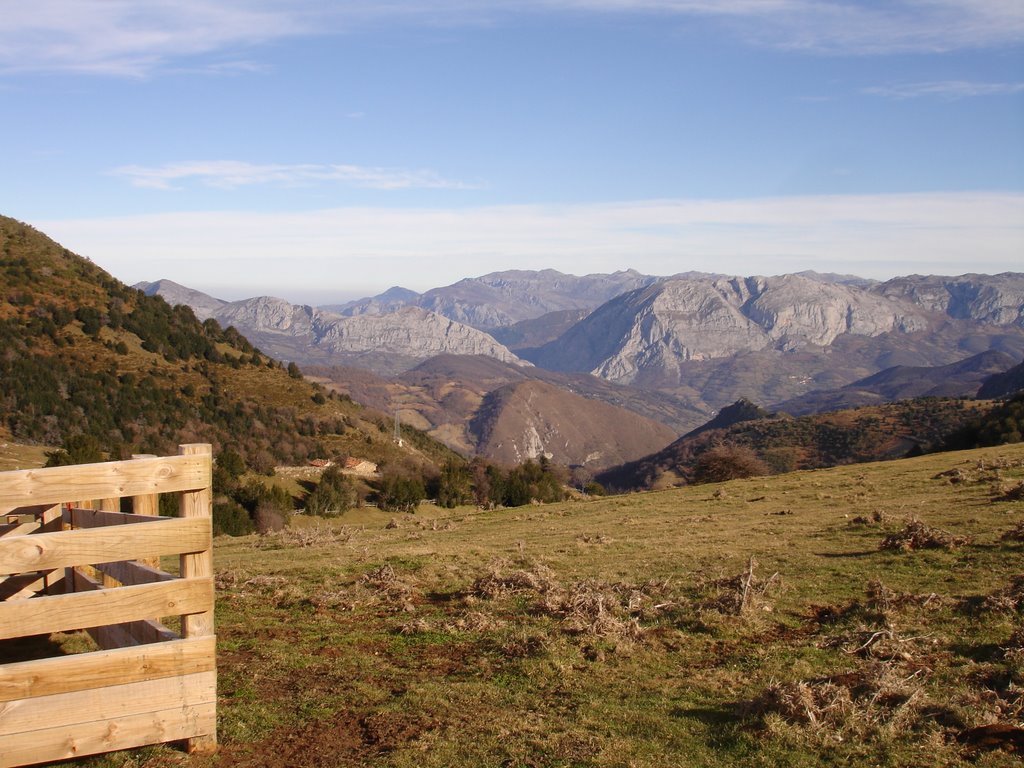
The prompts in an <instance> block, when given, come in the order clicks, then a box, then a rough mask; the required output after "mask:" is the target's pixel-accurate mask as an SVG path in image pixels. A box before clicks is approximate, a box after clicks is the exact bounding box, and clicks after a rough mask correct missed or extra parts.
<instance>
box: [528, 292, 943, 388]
mask: <svg viewBox="0 0 1024 768" xmlns="http://www.w3.org/2000/svg"><path fill="white" fill-rule="evenodd" d="M927 326H928V321H927V318H926V317H925V314H924V313H923V312H920V311H919V310H917V309H915V308H914V307H912V306H909V305H906V304H902V303H897V302H893V301H891V300H889V299H887V298H886V297H884V296H879V295H876V294H873V293H870V292H867V291H864V290H862V289H859V288H856V287H852V286H846V285H839V284H835V283H825V282H820V281H818V280H811V279H808V278H805V277H800V276H798V275H785V276H782V277H767V278H766V277H748V278H738V277H737V278H731V279H691V280H666V281H664V282H660V283H657V284H655V285H652V286H650V287H648V288H644V289H641V290H638V291H633V292H631V293H628V294H626V295H624V296H621V297H619V298H618V299H614V300H612V301H610V302H608V303H607V304H605V305H604V306H602V307H600V308H598V309H597V310H595V311H594V312H593V313H592V314H591V315H590V316H589V317H587V318H586V319H584V320H583V321H582V322H580V323H578V324H577V325H576V326H574V327H573V328H572V329H570V330H569V331H568V332H567V333H566V334H564V335H563V336H562V337H561V338H559V339H558V340H556V341H555V342H553V343H552V344H549V345H547V346H545V347H544V348H542V349H541V350H540V352H539V353H538V354H537V357H535V358H534V361H535V362H537V363H538V364H540V365H544V366H546V367H555V368H558V369H561V370H589V371H592V372H593V373H595V374H596V375H598V376H601V377H602V378H605V379H609V380H611V381H623V382H630V381H633V380H634V379H635V378H636V377H637V376H638V374H639V373H640V372H641V371H645V370H646V371H651V370H656V371H657V372H658V373H659V375H660V376H661V377H663V378H673V377H676V378H677V377H678V375H679V371H680V365H681V364H682V363H685V362H687V361H692V360H709V359H714V358H723V357H728V356H730V355H735V354H737V353H741V352H750V351H758V350H764V349H776V350H779V351H792V350H796V349H799V348H802V347H805V346H808V345H815V346H819V347H823V346H827V345H829V344H831V343H832V342H833V341H834V340H835V339H836V338H837V337H838V336H840V335H843V334H856V335H864V336H877V335H879V334H882V333H887V332H889V331H894V330H897V331H903V332H910V331H916V330H923V329H925V328H926V327H927Z"/></svg>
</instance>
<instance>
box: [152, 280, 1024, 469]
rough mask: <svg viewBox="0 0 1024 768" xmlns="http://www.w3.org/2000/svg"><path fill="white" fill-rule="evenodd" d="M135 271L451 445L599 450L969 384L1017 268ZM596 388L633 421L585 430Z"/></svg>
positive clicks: (1013, 335)
mask: <svg viewBox="0 0 1024 768" xmlns="http://www.w3.org/2000/svg"><path fill="white" fill-rule="evenodd" d="M138 287H140V288H143V289H144V290H145V291H146V292H147V293H156V294H159V295H161V296H164V297H165V298H167V299H168V301H183V302H185V303H187V304H188V305H189V306H192V307H193V308H194V310H195V311H196V312H197V314H201V315H202V314H204V313H205V314H206V315H208V316H212V317H214V318H216V319H217V320H218V321H219V322H221V323H223V324H227V325H233V326H234V327H236V328H237V329H238V330H239V331H241V332H242V333H243V334H245V336H246V337H247V338H249V339H250V340H252V341H253V343H255V344H257V345H258V346H259V347H260V348H261V349H264V350H266V351H268V352H270V353H272V354H274V355H275V356H278V357H280V358H282V359H285V360H293V361H297V362H299V363H300V364H302V365H303V366H304V368H306V369H307V371H309V372H312V373H315V374H316V376H318V377H320V379H321V380H322V381H324V382H328V383H329V385H330V386H334V387H336V388H338V389H339V390H340V391H342V392H344V393H345V394H349V395H351V396H352V397H354V398H356V399H357V400H359V401H360V402H367V403H369V404H372V405H373V406H374V407H378V408H381V409H382V410H386V411H389V412H394V411H402V415H403V418H405V419H407V420H408V421H409V423H411V424H414V425H415V426H417V427H419V428H422V429H425V430H427V431H428V432H429V433H430V434H432V435H434V436H435V437H437V438H438V439H440V440H442V441H444V442H446V443H447V444H448V445H449V446H451V447H453V448H455V449H457V450H460V451H463V452H466V453H481V454H483V455H488V456H491V457H493V458H500V459H501V460H504V461H514V460H518V459H519V458H522V457H525V456H531V455H533V456H538V455H549V456H551V457H557V460H559V461H564V462H565V463H569V464H580V465H590V466H593V467H595V468H601V467H606V466H609V465H610V463H612V462H614V461H620V460H630V459H631V458H636V457H637V456H639V455H644V451H647V452H650V450H653V448H652V447H651V441H656V440H660V439H662V438H663V436H664V429H665V428H668V429H671V430H675V434H677V435H678V434H683V433H685V432H687V431H689V430H691V429H693V428H694V427H696V426H699V425H700V424H702V423H704V422H705V421H707V419H708V418H710V417H712V416H713V415H714V414H715V413H716V412H717V410H718V409H720V408H722V407H724V406H726V405H728V404H729V403H732V402H734V401H736V400H738V399H740V398H748V399H750V400H751V401H754V402H759V403H767V404H771V407H772V408H773V409H776V410H784V411H790V412H792V413H795V414H798V415H800V414H807V413H813V412H816V411H820V410H824V409H834V408H839V407H850V406H855V405H865V404H878V403H882V402H886V401H889V400H894V399H899V398H900V397H906V396H920V395H928V394H957V395H972V394H973V393H974V392H976V391H977V388H978V387H979V386H980V385H981V383H982V381H983V380H984V378H985V377H986V376H989V375H991V374H995V373H999V372H1001V371H1004V370H1006V369H1008V368H1011V367H1012V366H1013V365H1014V363H1016V362H1017V361H1019V360H1020V359H1021V358H1022V357H1024V275H1022V274H1018V273H1006V274H1001V275H963V276H960V277H940V276H928V277H924V276H917V275H914V276H909V277H900V278H895V279H893V280H889V281H886V282H877V281H871V280H864V279H861V278H856V277H854V276H849V275H823V274H818V273H801V274H793V275H781V276H777V277H727V276H723V275H709V274H704V273H685V274H680V275H675V276H672V277H667V278H659V277H654V276H650V275H642V274H640V273H637V272H634V271H626V272H617V273H614V274H611V275H586V276H584V277H576V276H572V275H565V274H562V273H559V272H556V271H554V270H543V271H540V272H531V271H523V270H518V271H507V272H498V273H493V274H490V275H484V276H482V277H479V278H467V279H465V280H461V281H459V282H457V283H455V284H453V285H451V286H447V287H444V288H438V289H434V290H432V291H428V292H426V293H423V294H418V293H415V292H413V291H408V290H406V289H403V288H398V287H396V288H392V289H389V290H388V291H386V292H385V293H383V294H381V295H379V296H376V297H372V298H367V299H363V300H360V301H356V302H350V303H348V304H345V305H333V306H329V307H323V308H313V307H309V306H296V305H291V304H289V303H288V302H285V301H283V300H281V299H274V298H270V297H259V298H254V299H248V300H245V301H240V302H230V303H229V302H220V301H218V300H217V299H213V298H211V297H208V296H204V295H203V294H198V293H197V292H195V291H191V290H189V289H186V288H183V287H182V286H177V285H175V284H173V283H170V282H169V281H159V282H157V283H151V284H142V285H140V286H138ZM502 342H505V343H502ZM506 344H507V346H506ZM483 358H488V359H490V361H491V362H490V363H484V362H483ZM434 361H438V362H434ZM472 361H475V362H472ZM531 363H532V364H533V367H531V365H530V364H531ZM890 369H892V370H890ZM932 369H936V370H932ZM883 372H884V373H883ZM875 377H878V378H875ZM540 382H543V383H544V384H546V385H549V386H540V384H539V383H540ZM929 382H930V383H929ZM926 384H927V385H926ZM552 387H553V388H556V389H552ZM518 390H522V391H518ZM556 390H557V391H558V392H559V393H560V394H558V395H557V396H556V394H555V393H556ZM569 395H576V396H580V397H581V398H582V400H575V399H574V398H572V397H569ZM570 401H571V402H572V405H571V406H570V404H569V403H570ZM527 403H528V404H530V405H529V407H527V406H526V404H527ZM605 405H609V406H612V407H614V408H618V409H623V410H625V411H628V412H630V413H631V415H630V416H629V417H628V418H634V417H636V416H639V417H641V421H638V422H635V423H634V422H631V426H629V427H628V428H626V427H625V426H616V428H614V429H609V428H605V429H601V428H591V429H587V430H584V432H585V433H586V434H585V435H584V434H582V433H581V432H580V431H579V424H580V423H583V422H589V423H593V424H602V423H605V424H616V425H619V424H622V425H624V424H625V422H624V421H622V420H623V419H626V418H627V416H626V415H625V414H623V413H620V412H618V411H607V410H605V409H604V406H605ZM591 406H592V407H591ZM505 409H510V411H509V414H508V415H507V416H508V417H507V418H506V414H504V413H503V411H504V410H505ZM594 409H597V410H600V415H598V414H597V413H592V412H591V411H592V410H594ZM513 413H514V414H515V415H514V416H513V415H512V414H513ZM613 414H614V415H613ZM643 419H647V420H653V421H654V422H657V426H659V427H660V429H654V427H653V426H652V425H651V424H648V423H647V422H645V421H643ZM569 433H572V434H573V437H572V438H568V437H567V435H568V434H569ZM627 433H628V434H629V439H628V440H627V439H626V437H625V435H626V434H627ZM641 435H642V436H643V437H642V438H640V437H639V436H641ZM645 441H646V442H645ZM627 442H628V443H630V447H629V449H628V450H626V449H624V448H623V444H624V443H627ZM637 452H639V453H637Z"/></svg>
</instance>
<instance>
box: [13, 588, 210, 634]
mask: <svg viewBox="0 0 1024 768" xmlns="http://www.w3.org/2000/svg"><path fill="white" fill-rule="evenodd" d="M212 610H213V579H210V578H194V579H176V580H174V581H164V582H160V583H158V584H140V585H138V586H131V587H117V588H115V589H100V590H96V591H93V592H83V593H80V594H69V595H48V596H45V597H37V598H35V599H33V600H18V601H15V602H8V603H0V639H7V638H12V637H24V636H27V635H45V634H49V633H51V632H63V631H68V630H73V629H87V628H89V627H101V626H104V625H107V624H121V623H124V622H128V621H135V620H138V619H160V618H163V617H164V616H178V615H190V614H194V613H205V612H212Z"/></svg>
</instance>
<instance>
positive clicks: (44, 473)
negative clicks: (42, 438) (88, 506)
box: [0, 446, 212, 514]
mask: <svg viewBox="0 0 1024 768" xmlns="http://www.w3.org/2000/svg"><path fill="white" fill-rule="evenodd" d="M185 447H187V446H185ZM203 447H204V448H207V453H206V454H205V455H204V454H198V453H197V454H195V455H181V456H166V457H158V458H154V459H136V460H133V461H117V462H105V463H101V464H76V465H72V466H67V467H47V468H44V469H22V470H16V471H13V472H2V473H0V514H2V513H6V512H7V511H9V510H12V509H17V508H19V507H27V506H33V505H42V504H59V503H61V502H64V501H69V500H86V499H110V498H118V497H124V496H144V495H148V494H153V493H173V492H177V491H189V490H195V489H197V488H207V487H209V485H210V478H211V473H212V468H211V464H210V458H209V452H208V449H209V447H208V446H203Z"/></svg>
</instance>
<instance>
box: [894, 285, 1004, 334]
mask: <svg viewBox="0 0 1024 768" xmlns="http://www.w3.org/2000/svg"><path fill="white" fill-rule="evenodd" d="M875 290H876V291H877V292H878V293H879V294H880V295H882V296H886V297H889V298H895V299H902V300H905V301H909V302H912V303H913V304H916V305H917V306H919V307H923V308H925V309H928V310H931V311H933V312H939V313H942V314H944V315H947V316H948V317H951V318H956V319H959V320H973V321H975V322H979V323H986V324H990V325H1020V326H1024V275H1022V274H1020V273H1017V272H1004V273H1002V274H999V275H976V274H972V275H961V276H960V277H940V276H936V275H929V276H926V277H924V276H921V275H910V276H909V277H897V278H894V279H892V280H890V281H888V282H886V283H883V284H882V285H880V286H878V287H877V288H876V289H875Z"/></svg>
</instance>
